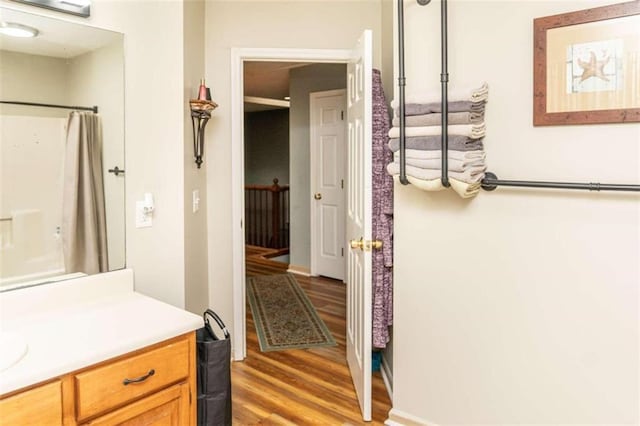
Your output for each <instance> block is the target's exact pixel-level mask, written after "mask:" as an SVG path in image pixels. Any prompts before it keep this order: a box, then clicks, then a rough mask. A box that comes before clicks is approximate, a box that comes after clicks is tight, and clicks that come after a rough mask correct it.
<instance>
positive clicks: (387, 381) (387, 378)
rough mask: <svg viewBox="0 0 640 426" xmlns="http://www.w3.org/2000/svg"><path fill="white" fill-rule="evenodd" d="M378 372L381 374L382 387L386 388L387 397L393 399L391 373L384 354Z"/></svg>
mask: <svg viewBox="0 0 640 426" xmlns="http://www.w3.org/2000/svg"><path fill="white" fill-rule="evenodd" d="M380 374H382V381H384V387H385V388H387V393H388V394H389V399H390V400H391V401H393V374H392V373H391V369H390V368H389V365H388V364H387V360H386V358H385V357H384V356H383V357H382V361H381V362H380Z"/></svg>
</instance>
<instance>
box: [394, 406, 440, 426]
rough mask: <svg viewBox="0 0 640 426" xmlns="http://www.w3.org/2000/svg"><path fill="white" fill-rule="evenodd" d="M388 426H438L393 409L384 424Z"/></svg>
mask: <svg viewBox="0 0 640 426" xmlns="http://www.w3.org/2000/svg"><path fill="white" fill-rule="evenodd" d="M384 424H385V425H387V426H438V425H437V424H436V423H433V422H430V421H427V420H425V419H421V418H420V417H417V416H414V415H412V414H409V413H404V412H402V411H399V410H396V409H395V408H392V409H391V411H389V418H388V419H387V420H385V422H384Z"/></svg>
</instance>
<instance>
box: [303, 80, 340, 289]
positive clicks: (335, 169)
mask: <svg viewBox="0 0 640 426" xmlns="http://www.w3.org/2000/svg"><path fill="white" fill-rule="evenodd" d="M345 103H346V102H345V91H344V90H331V91H326V92H317V93H312V94H311V96H310V104H311V193H312V196H313V198H312V200H311V203H312V207H311V212H312V214H311V232H312V236H311V273H312V274H314V275H324V276H327V277H331V278H335V279H339V280H344V276H345V260H344V250H345V242H346V240H345V231H344V228H345V207H344V205H345V189H344V180H345V176H344V175H345V155H346V148H345V122H344V110H345Z"/></svg>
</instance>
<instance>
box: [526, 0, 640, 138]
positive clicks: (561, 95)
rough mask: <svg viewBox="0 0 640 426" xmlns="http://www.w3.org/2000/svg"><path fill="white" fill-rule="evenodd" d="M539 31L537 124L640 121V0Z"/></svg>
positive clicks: (566, 18) (550, 22) (559, 19)
mask: <svg viewBox="0 0 640 426" xmlns="http://www.w3.org/2000/svg"><path fill="white" fill-rule="evenodd" d="M533 27H534V30H533V36H534V46H533V49H534V50H533V76H534V77H533V125H534V126H555V125H565V124H598V123H633V122H640V0H635V1H631V2H627V3H617V4H613V5H609V6H603V7H596V8H592V9H586V10H579V11H576V12H569V13H563V14H560V15H553V16H545V17H543V18H537V19H534V21H533Z"/></svg>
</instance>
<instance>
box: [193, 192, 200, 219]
mask: <svg viewBox="0 0 640 426" xmlns="http://www.w3.org/2000/svg"><path fill="white" fill-rule="evenodd" d="M192 200H193V212H194V213H195V212H197V211H198V210H200V190H199V189H194V190H193V193H192Z"/></svg>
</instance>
